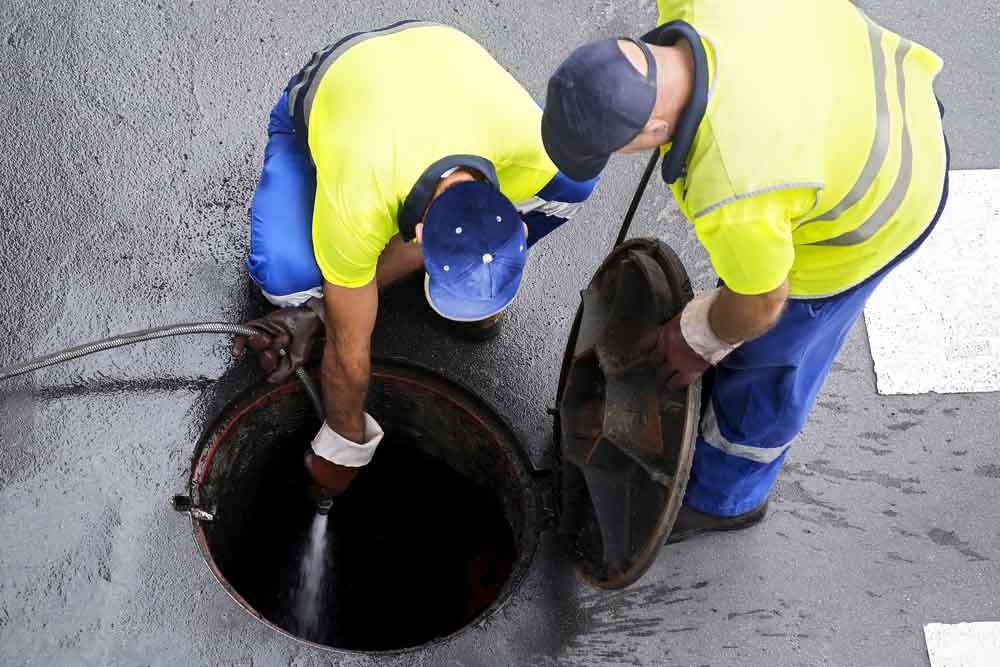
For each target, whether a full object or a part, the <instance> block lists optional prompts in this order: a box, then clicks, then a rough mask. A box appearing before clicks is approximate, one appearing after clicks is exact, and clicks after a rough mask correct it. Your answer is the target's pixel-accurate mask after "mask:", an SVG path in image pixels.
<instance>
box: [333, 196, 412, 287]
mask: <svg viewBox="0 0 1000 667" xmlns="http://www.w3.org/2000/svg"><path fill="white" fill-rule="evenodd" d="M376 211H377V208H372V207H363V208H357V209H356V208H349V209H348V208H344V207H343V206H338V205H336V204H335V203H334V202H331V199H330V196H329V194H328V193H326V192H325V189H324V188H323V187H321V186H320V185H319V184H317V188H316V202H315V207H314V211H313V253H314V254H315V256H316V263H317V264H318V265H319V269H320V271H321V272H322V274H323V279H324V280H325V281H326V282H328V283H330V284H332V285H337V286H338V287H363V286H364V285H367V284H368V283H370V282H371V281H372V280H373V279H374V278H375V271H376V269H377V268H378V258H379V255H381V254H382V250H383V249H384V248H385V245H386V243H388V241H389V238H390V237H391V236H392V234H393V233H395V230H394V229H391V228H392V227H393V225H392V222H391V220H390V221H388V222H387V221H386V220H383V219H382V218H383V217H384V216H382V215H380V214H378V213H377V212H376Z"/></svg>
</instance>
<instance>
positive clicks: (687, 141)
mask: <svg viewBox="0 0 1000 667" xmlns="http://www.w3.org/2000/svg"><path fill="white" fill-rule="evenodd" d="M679 39H683V40H685V41H686V42H687V43H688V45H689V46H690V47H691V55H692V58H693V60H694V80H693V83H692V88H693V89H692V91H691V99H690V101H688V104H687V106H686V107H684V111H682V112H681V116H680V119H679V120H678V123H677V128H676V129H675V130H674V135H673V137H672V138H671V144H670V150H669V151H668V153H667V155H666V156H665V157H664V159H663V180H664V181H666V182H667V183H668V184H673V183H674V182H676V181H677V179H678V178H684V176H685V172H686V164H687V158H688V153H690V151H691V145H692V144H693V143H694V137H695V135H696V134H697V133H698V127H699V126H700V125H701V121H702V119H703V118H704V117H705V109H706V108H707V107H708V57H707V55H706V54H705V47H704V45H702V43H701V37H700V36H699V35H698V33H697V31H695V29H694V28H693V27H691V25H689V24H688V23H685V22H684V21H670V22H669V23H664V24H663V25H661V26H659V27H657V28H654V29H653V30H651V31H649V32H648V33H646V34H645V35H643V37H642V40H643V41H644V42H647V43H649V44H655V45H657V46H673V45H674V44H676V43H677V41H678V40H679Z"/></svg>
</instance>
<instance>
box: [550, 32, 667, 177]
mask: <svg viewBox="0 0 1000 667" xmlns="http://www.w3.org/2000/svg"><path fill="white" fill-rule="evenodd" d="M622 39H626V40H627V41H630V42H632V43H633V44H635V45H636V46H638V47H639V48H640V49H641V50H642V53H643V55H644V56H645V57H646V74H645V75H643V74H641V73H640V72H639V71H638V70H636V68H635V67H634V66H633V65H632V63H631V62H630V61H629V59H628V58H627V57H626V56H625V54H624V53H622V50H621V48H619V46H618V42H619V40H618V39H604V40H601V41H598V42H591V43H590V44H585V45H583V46H581V47H580V48H578V49H576V50H575V51H573V53H571V54H570V55H569V57H567V58H566V60H564V61H563V63H562V65H560V66H559V69H557V70H556V71H555V73H554V74H553V75H552V77H551V78H550V79H549V85H548V92H547V94H546V98H545V110H544V112H543V113H542V141H543V143H544V144H545V150H546V152H547V153H548V154H549V158H551V159H552V162H554V163H555V165H556V166H557V167H559V170H560V171H562V172H563V173H564V174H566V175H567V176H569V177H570V178H572V179H573V180H574V181H586V180H589V179H591V178H594V177H595V176H597V175H598V174H600V173H601V170H603V169H604V167H605V165H607V163H608V160H609V159H610V158H611V154H612V153H614V152H615V151H616V150H618V149H619V148H622V147H623V146H625V145H626V144H628V143H629V142H630V141H632V139H634V138H635V137H636V136H637V135H638V134H639V132H640V131H641V130H642V128H643V127H645V126H646V122H647V121H648V120H649V116H650V114H652V113H653V105H654V104H655V103H656V60H655V59H654V58H653V54H652V52H651V51H650V50H649V46H647V45H646V44H645V43H643V42H642V41H640V40H637V39H629V38H624V37H623V38H622Z"/></svg>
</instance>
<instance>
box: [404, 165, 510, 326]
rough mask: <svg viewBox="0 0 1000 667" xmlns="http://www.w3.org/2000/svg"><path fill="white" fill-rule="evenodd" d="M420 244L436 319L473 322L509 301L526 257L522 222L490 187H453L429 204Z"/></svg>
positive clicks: (469, 184) (473, 184)
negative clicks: (436, 314)
mask: <svg viewBox="0 0 1000 667" xmlns="http://www.w3.org/2000/svg"><path fill="white" fill-rule="evenodd" d="M422 236H423V238H422V245H423V252H424V268H425V269H426V271H427V277H426V278H425V281H424V291H425V293H426V295H427V302H428V303H429V304H430V305H431V308H433V309H434V310H435V312H437V313H438V314H439V315H441V316H442V317H445V318H447V319H449V320H455V321H459V322H474V321H477V320H482V319H485V318H487V317H490V316H491V315H496V314H497V313H499V312H500V311H502V310H503V309H504V308H506V307H507V306H508V304H510V302H511V301H513V300H514V296H515V295H516V294H517V290H518V287H520V285H521V272H522V271H523V270H524V265H525V262H526V261H527V258H528V243H527V240H526V239H525V235H524V223H523V222H522V220H521V216H520V215H518V213H517V209H515V208H514V205H513V204H511V202H510V200H509V199H507V198H506V197H505V196H504V195H503V194H502V193H501V192H500V191H499V190H498V189H497V188H496V186H494V185H493V184H491V183H482V182H479V181H467V182H462V183H456V184H455V185H453V186H451V187H450V188H448V189H447V190H445V191H444V192H443V193H441V195H440V196H439V197H438V198H437V199H435V200H434V201H433V203H431V206H430V208H429V209H428V211H427V215H426V216H425V217H424V231H423V235H422Z"/></svg>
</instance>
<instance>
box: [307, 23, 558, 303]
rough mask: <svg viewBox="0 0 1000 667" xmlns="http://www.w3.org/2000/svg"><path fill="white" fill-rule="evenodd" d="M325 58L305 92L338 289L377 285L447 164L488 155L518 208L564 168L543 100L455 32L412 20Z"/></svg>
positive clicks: (319, 247) (321, 228)
mask: <svg viewBox="0 0 1000 667" xmlns="http://www.w3.org/2000/svg"><path fill="white" fill-rule="evenodd" d="M314 60H315V61H316V63H317V65H316V68H317V71H318V74H317V76H316V79H318V81H316V82H314V83H313V84H312V85H310V86H306V87H305V89H304V90H303V91H302V92H301V93H300V94H301V95H302V96H303V99H304V107H303V108H304V110H305V114H306V118H307V122H308V138H309V149H310V152H311V154H312V158H313V162H314V163H315V165H316V202H315V209H314V213H313V248H314V253H315V255H316V261H317V263H318V264H319V267H320V270H321V271H322V273H323V277H324V278H325V279H326V280H327V281H328V282H330V283H332V284H334V285H339V286H343V287H360V286H362V285H365V284H367V283H369V282H370V281H371V280H372V279H373V278H374V276H375V270H376V266H377V263H378V258H379V255H380V254H381V252H382V250H383V248H384V247H385V246H386V244H387V243H388V242H389V240H390V239H391V238H392V237H393V236H394V235H396V234H397V233H399V231H400V228H399V223H398V216H399V213H400V209H401V208H402V207H403V204H404V202H405V200H406V198H407V196H408V195H409V193H410V192H411V190H412V189H413V188H414V184H415V183H417V181H418V179H420V178H421V177H422V176H423V175H424V173H425V171H426V170H428V168H429V167H430V166H431V165H433V164H435V163H438V162H439V161H440V160H442V159H443V158H448V157H449V156H474V157H476V158H479V159H485V160H488V161H489V162H490V163H491V164H492V166H493V168H494V169H495V170H496V177H497V180H498V185H499V188H500V191H501V192H502V193H503V194H504V195H506V196H507V198H508V199H510V200H511V201H513V202H520V201H524V200H527V199H529V198H530V197H532V196H534V195H535V194H536V193H537V192H539V190H541V189H542V188H543V187H544V186H545V185H546V184H547V183H548V182H549V181H550V180H551V179H552V178H553V177H554V176H555V175H556V173H557V169H556V167H555V165H554V164H553V163H552V161H551V160H550V159H549V158H548V156H547V155H546V153H545V149H544V146H543V145H542V139H541V110H540V109H539V107H538V105H537V104H536V103H535V101H534V100H533V99H532V98H531V96H530V95H529V94H528V93H527V91H525V90H524V89H523V88H522V87H521V85H520V84H518V82H517V81H515V80H514V78H513V77H512V76H511V75H510V74H509V73H507V71H506V70H504V69H503V67H501V66H500V64H498V63H497V62H496V61H495V60H494V59H493V58H492V56H490V54H489V53H487V52H486V50H485V49H483V47H481V46H480V45H479V44H477V43H476V42H475V41H474V40H473V39H471V38H470V37H468V36H467V35H465V34H463V33H462V32H460V31H459V30H457V29H455V28H452V27H449V26H444V25H440V24H435V23H426V22H408V23H404V24H401V25H397V26H393V27H390V28H388V29H383V30H380V31H372V32H368V33H361V34H359V35H356V36H354V37H352V38H350V39H348V40H346V41H345V42H344V43H343V44H341V45H339V46H336V48H332V49H330V50H328V52H327V53H326V55H325V58H322V59H320V58H314ZM320 61H321V62H320ZM290 95H291V94H290ZM290 99H291V98H290ZM293 105H294V102H293ZM459 164H463V162H462V160H461V159H460V158H458V159H457V161H456V165H459Z"/></svg>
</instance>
